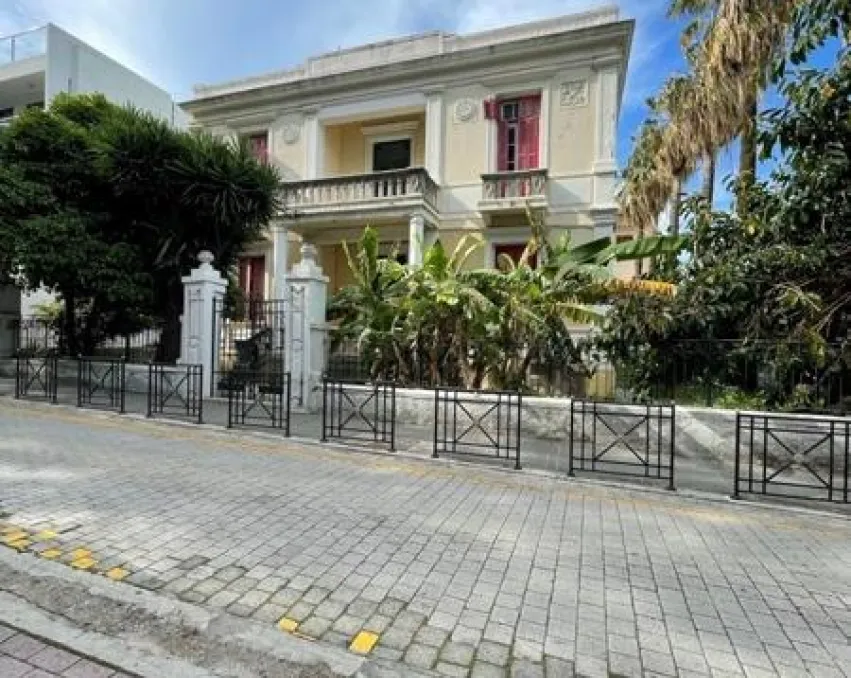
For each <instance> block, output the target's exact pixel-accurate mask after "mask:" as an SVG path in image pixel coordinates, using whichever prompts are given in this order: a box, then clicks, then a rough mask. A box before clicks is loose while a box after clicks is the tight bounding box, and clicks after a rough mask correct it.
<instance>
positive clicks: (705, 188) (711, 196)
mask: <svg viewBox="0 0 851 678" xmlns="http://www.w3.org/2000/svg"><path fill="white" fill-rule="evenodd" d="M700 194H701V195H702V196H703V198H704V199H705V200H706V205H707V207H708V208H709V209H710V210H711V209H712V204H713V202H714V201H715V154H714V153H707V154H705V155H704V156H703V184H702V186H701V188H700Z"/></svg>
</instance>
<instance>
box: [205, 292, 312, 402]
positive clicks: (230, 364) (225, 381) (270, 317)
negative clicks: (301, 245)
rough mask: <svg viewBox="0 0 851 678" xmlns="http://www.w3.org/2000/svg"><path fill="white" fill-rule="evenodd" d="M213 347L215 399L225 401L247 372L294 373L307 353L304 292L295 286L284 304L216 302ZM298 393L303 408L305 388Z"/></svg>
mask: <svg viewBox="0 0 851 678" xmlns="http://www.w3.org/2000/svg"><path fill="white" fill-rule="evenodd" d="M212 348H213V356H214V359H213V365H214V367H213V374H212V379H211V384H210V394H211V395H214V396H215V395H219V396H226V395H227V394H228V393H229V392H230V391H231V386H232V385H234V386H239V385H240V384H241V381H242V379H243V376H242V375H244V374H246V373H251V372H256V373H273V374H274V373H279V372H292V371H293V366H297V365H300V364H301V356H302V355H303V354H304V289H303V288H300V287H296V286H293V287H292V288H291V290H290V294H289V296H288V297H287V298H286V299H273V300H269V301H265V300H261V299H254V300H251V299H250V300H247V301H244V302H242V303H239V304H236V305H228V304H226V303H225V301H224V300H218V301H217V302H216V303H215V304H214V306H213V347H212ZM298 373H299V375H300V374H301V370H299V371H298ZM296 394H297V400H298V404H299V405H302V404H303V403H302V401H301V399H302V388H301V383H299V384H297V385H296Z"/></svg>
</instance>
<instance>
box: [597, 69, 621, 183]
mask: <svg viewBox="0 0 851 678" xmlns="http://www.w3.org/2000/svg"><path fill="white" fill-rule="evenodd" d="M618 73H619V71H618V66H617V64H606V65H605V66H602V67H600V69H599V71H598V72H597V134H596V139H595V144H594V172H595V173H599V172H615V171H616V170H617V162H616V159H615V153H616V152H617V136H618Z"/></svg>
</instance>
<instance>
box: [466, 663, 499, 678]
mask: <svg viewBox="0 0 851 678" xmlns="http://www.w3.org/2000/svg"><path fill="white" fill-rule="evenodd" d="M470 676H471V678H506V677H507V676H508V669H507V668H506V667H504V666H495V665H493V664H486V663H485V662H480V661H478V660H477V661H476V663H475V664H473V670H472V672H471V673H470Z"/></svg>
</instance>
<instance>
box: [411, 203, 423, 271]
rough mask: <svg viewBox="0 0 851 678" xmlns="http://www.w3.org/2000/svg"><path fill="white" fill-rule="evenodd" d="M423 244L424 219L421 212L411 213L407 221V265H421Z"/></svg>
mask: <svg viewBox="0 0 851 678" xmlns="http://www.w3.org/2000/svg"><path fill="white" fill-rule="evenodd" d="M424 244H425V219H424V218H423V216H422V215H421V214H412V215H411V219H410V222H409V223H408V266H412V267H414V268H419V267H420V266H422V265H423V245H424Z"/></svg>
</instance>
